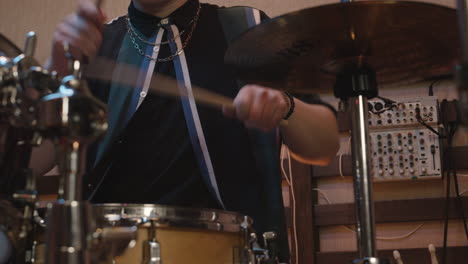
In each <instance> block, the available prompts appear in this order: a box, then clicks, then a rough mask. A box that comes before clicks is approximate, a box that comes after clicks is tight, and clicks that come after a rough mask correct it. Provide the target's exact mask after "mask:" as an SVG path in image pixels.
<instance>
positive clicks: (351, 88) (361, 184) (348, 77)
mask: <svg viewBox="0 0 468 264" xmlns="http://www.w3.org/2000/svg"><path fill="white" fill-rule="evenodd" d="M377 93H378V92H377V82H376V75H375V71H374V70H373V69H372V68H371V67H370V66H368V65H366V64H365V63H363V64H361V65H354V64H351V65H344V66H343V68H342V70H341V71H340V72H339V73H338V74H337V76H336V83H335V87H334V94H335V96H336V97H338V98H340V99H341V100H342V101H343V102H345V106H346V107H347V110H349V112H350V113H351V122H352V136H351V137H352V139H351V142H352V162H353V173H354V175H353V176H354V177H353V182H354V198H355V209H356V229H357V230H356V231H357V232H356V234H357V242H358V250H359V259H358V260H356V261H355V263H372V264H378V263H379V260H378V259H377V258H376V257H377V250H376V244H375V220H374V205H373V200H372V179H371V174H370V169H371V166H370V156H369V154H370V152H369V131H368V109H367V99H368V98H372V97H375V96H377Z"/></svg>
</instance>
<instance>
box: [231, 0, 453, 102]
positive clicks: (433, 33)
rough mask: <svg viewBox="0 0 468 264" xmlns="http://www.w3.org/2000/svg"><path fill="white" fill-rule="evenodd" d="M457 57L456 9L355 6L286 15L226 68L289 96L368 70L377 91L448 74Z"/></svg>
mask: <svg viewBox="0 0 468 264" xmlns="http://www.w3.org/2000/svg"><path fill="white" fill-rule="evenodd" d="M458 54H459V40H458V28H457V14H456V10H455V9H451V8H447V7H443V6H439V5H434V4H427V3H420V2H407V1H359V2H349V3H338V4H330V5H323V6H319V7H314V8H309V9H304V10H301V11H297V12H293V13H289V14H286V15H283V16H280V17H277V18H274V19H272V20H269V21H267V22H265V23H263V24H261V25H259V26H256V27H254V28H252V29H250V30H248V31H247V32H245V33H244V34H242V35H241V36H240V37H239V38H237V39H236V40H234V41H233V43H232V44H231V45H230V46H229V48H228V50H227V52H226V55H225V62H226V64H227V65H229V66H230V67H231V68H232V69H233V72H234V74H235V75H236V76H237V77H239V78H240V79H243V80H245V81H249V82H253V83H259V84H263V85H268V86H270V87H273V88H279V89H285V90H289V91H293V92H306V93H310V92H331V91H332V89H333V84H334V80H335V74H336V73H337V72H339V71H340V70H341V69H343V68H344V67H347V66H349V65H360V64H363V63H364V64H367V65H369V66H371V67H372V68H373V69H374V70H375V71H376V74H377V82H378V83H379V86H380V87H385V86H392V85H395V84H401V83H410V82H416V81H422V80H426V79H431V78H434V77H435V76H442V75H447V74H449V75H451V74H452V71H453V67H454V65H455V62H456V59H457V58H458Z"/></svg>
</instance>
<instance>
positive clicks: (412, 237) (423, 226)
mask: <svg viewBox="0 0 468 264" xmlns="http://www.w3.org/2000/svg"><path fill="white" fill-rule="evenodd" d="M389 213H391V212H389ZM337 217H340V216H339V215H337ZM375 227H376V246H377V250H390V249H400V248H407V249H409V248H423V247H427V246H428V245H429V244H434V245H435V246H437V247H440V246H442V245H443V233H444V221H442V220H439V221H424V222H423V221H418V222H405V223H385V224H376V226H375ZM319 233H320V250H319V252H336V251H356V250H357V243H356V232H355V227H354V226H326V227H320V232H319ZM447 244H448V246H468V240H467V239H466V237H465V231H464V229H463V224H462V221H460V220H449V226H448V241H447Z"/></svg>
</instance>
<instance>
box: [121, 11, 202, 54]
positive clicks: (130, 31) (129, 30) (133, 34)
mask: <svg viewBox="0 0 468 264" xmlns="http://www.w3.org/2000/svg"><path fill="white" fill-rule="evenodd" d="M200 10H201V4H200V3H198V9H197V12H196V13H195V16H194V17H193V19H192V20H191V21H190V22H189V24H188V25H189V26H191V28H190V32H189V33H188V35H187V38H186V39H185V41H184V42H183V45H182V48H180V49H178V50H177V51H176V52H175V53H174V54H172V55H169V56H168V57H166V58H162V59H156V58H153V57H151V56H150V55H148V54H146V53H145V52H144V51H143V50H142V49H141V48H140V45H139V44H138V43H137V39H138V40H139V41H141V42H142V43H144V44H147V45H152V46H155V47H154V49H156V48H158V49H159V47H158V46H161V45H164V44H169V43H171V42H174V41H176V39H177V38H180V39H181V36H182V34H184V33H185V29H184V30H182V31H181V32H180V33H179V34H177V35H176V36H174V37H173V38H172V39H170V40H167V41H164V42H161V43H152V42H149V41H147V40H145V39H143V38H142V37H141V36H140V35H139V34H138V33H137V32H136V30H134V29H133V25H132V24H131V22H130V18H129V17H128V15H127V16H126V20H125V22H126V26H127V33H128V36H129V38H130V40H131V41H132V44H133V47H134V48H135V49H136V50H137V51H138V53H139V54H140V55H141V56H143V57H145V58H146V59H148V60H151V61H156V62H166V61H171V60H173V59H174V58H175V57H177V56H179V55H180V54H181V53H182V52H184V48H185V47H186V46H187V44H188V42H189V40H190V39H191V38H192V34H193V31H194V30H195V27H196V25H197V23H198V18H199V17H200ZM164 20H166V21H164ZM163 22H165V23H167V18H165V19H163V20H161V23H163ZM135 37H136V38H135Z"/></svg>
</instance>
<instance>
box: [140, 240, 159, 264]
mask: <svg viewBox="0 0 468 264" xmlns="http://www.w3.org/2000/svg"><path fill="white" fill-rule="evenodd" d="M161 263H162V262H161V245H160V244H159V242H157V241H145V242H144V247H143V262H142V264H161Z"/></svg>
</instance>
